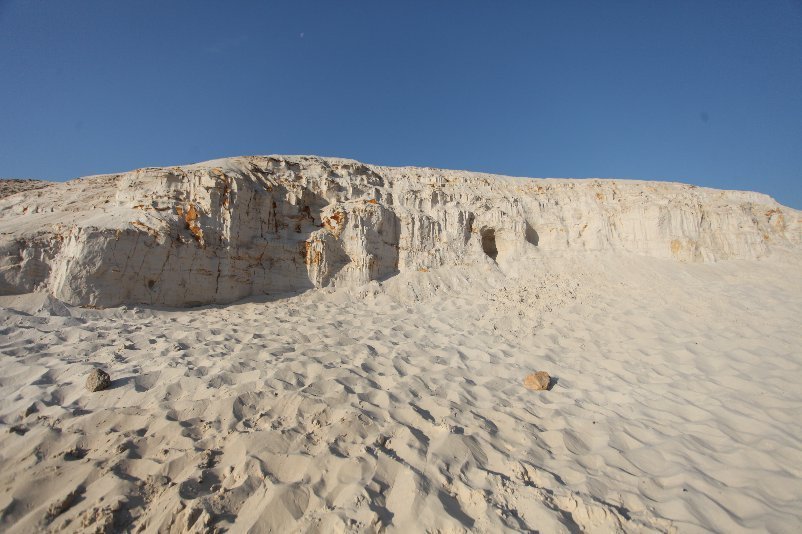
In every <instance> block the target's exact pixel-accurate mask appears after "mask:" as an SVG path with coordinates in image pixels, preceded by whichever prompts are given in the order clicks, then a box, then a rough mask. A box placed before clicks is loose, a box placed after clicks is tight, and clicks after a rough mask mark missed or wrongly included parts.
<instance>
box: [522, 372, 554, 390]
mask: <svg viewBox="0 0 802 534" xmlns="http://www.w3.org/2000/svg"><path fill="white" fill-rule="evenodd" d="M550 382H551V377H550V376H549V374H548V373H547V372H546V371H538V372H536V373H532V374H531V375H527V376H526V378H524V387H525V388H526V389H531V390H533V391H539V390H542V389H549V383H550Z"/></svg>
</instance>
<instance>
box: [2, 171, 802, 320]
mask: <svg viewBox="0 0 802 534" xmlns="http://www.w3.org/2000/svg"><path fill="white" fill-rule="evenodd" d="M800 244H802V213H800V212H799V211H796V210H793V209H790V208H786V207H783V206H781V205H779V204H777V203H776V202H775V201H774V200H772V199H771V198H769V197H767V196H765V195H761V194H758V193H747V192H736V191H718V190H712V189H704V188H697V187H694V186H688V185H682V184H673V183H660V182H635V181H610V180H562V179H546V180H543V179H519V178H507V177H501V176H493V175H486V174H477V173H469V172H460V171H447V170H437V169H421V168H388V167H378V166H371V165H364V164H361V163H358V162H356V161H352V160H342V159H329V158H317V157H279V156H268V157H244V158H230V159H224V160H216V161H210V162H206V163H201V164H197V165H191V166H186V167H171V168H158V169H140V170H137V171H133V172H129V173H125V174H119V175H106V176H95V177H88V178H83V179H80V180H74V181H72V182H67V183H63V184H55V185H52V186H50V187H48V188H46V189H41V190H38V191H29V192H23V193H18V194H15V195H13V196H12V197H9V198H6V199H2V200H0V294H13V293H23V292H29V291H35V290H45V291H48V292H50V293H51V294H52V295H53V296H55V297H57V298H59V299H61V300H63V301H65V302H68V303H71V304H75V305H92V306H114V305H119V304H123V303H145V304H159V305H168V306H191V305H200V304H206V303H214V302H217V303H225V302H231V301H234V300H237V299H239V298H242V297H245V296H249V295H261V294H266V293H272V294H275V293H282V292H287V291H300V290H305V289H310V288H318V287H324V286H331V285H337V286H341V285H359V284H363V283H365V282H368V281H370V280H382V279H385V278H388V277H391V276H394V275H395V274H398V273H403V272H408V271H409V272H412V271H422V270H429V269H434V268H437V267H441V266H448V265H461V266H462V265H471V264H482V263H488V262H490V263H491V264H493V265H495V264H496V263H495V262H497V264H498V265H499V266H501V267H504V266H508V267H510V268H512V267H511V266H514V265H515V264H516V263H520V262H521V261H524V260H525V258H527V257H529V256H531V255H533V254H557V253H560V252H561V251H577V250H578V251H582V250H586V251H596V250H620V251H626V252H631V253H637V254H646V255H651V256H657V257H665V258H673V259H676V260H680V261H716V260H721V259H729V258H759V257H762V256H765V255H768V254H770V253H771V252H772V250H774V249H777V248H799V247H800Z"/></svg>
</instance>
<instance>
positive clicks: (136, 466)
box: [0, 254, 802, 532]
mask: <svg viewBox="0 0 802 534" xmlns="http://www.w3.org/2000/svg"><path fill="white" fill-rule="evenodd" d="M799 265H800V257H798V256H786V257H782V256H780V255H775V256H773V257H772V258H770V259H767V260H763V261H729V262H721V263H716V264H679V263H676V262H673V261H670V260H660V259H654V258H644V257H635V256H626V255H623V256H622V255H618V257H614V256H612V255H602V254H599V255H590V254H589V255H584V256H582V257H581V258H580V257H576V256H571V255H566V256H564V257H561V258H560V257H554V258H545V257H544V258H541V259H540V261H539V262H533V263H532V265H531V270H530V271H528V272H527V273H526V274H524V275H522V276H521V278H519V279H517V280H516V279H511V278H506V277H504V276H501V275H500V273H499V272H498V270H497V269H496V268H495V267H494V266H493V265H490V264H487V265H485V266H484V267H482V268H481V269H479V268H477V269H474V270H473V271H467V270H466V271H465V272H464V273H461V272H458V271H455V268H447V269H448V276H444V275H443V273H441V272H439V271H438V270H433V271H430V272H427V273H417V274H409V275H405V276H399V277H394V278H391V279H389V280H387V281H386V282H384V284H383V285H380V284H378V283H376V282H373V283H371V284H370V285H368V286H366V287H365V288H363V289H359V290H350V291H346V290H339V291H336V292H335V291H333V290H328V289H322V290H315V291H309V292H306V293H303V294H301V295H298V296H294V297H288V298H285V299H276V300H272V301H258V300H252V301H246V302H241V303H237V304H233V305H228V306H219V307H214V306H213V307H206V308H199V309H192V310H169V309H164V310H159V309H149V308H139V307H135V308H116V309H108V310H93V309H81V308H68V307H65V306H63V305H62V304H60V303H58V302H54V301H51V300H48V299H46V298H44V297H42V296H36V295H25V296H19V297H2V304H3V306H4V308H3V309H2V312H1V313H2V315H0V318H1V319H2V326H0V328H1V329H0V351H1V352H0V354H1V355H0V399H2V400H1V401H0V403H1V404H0V420H2V426H0V451H2V452H0V509H1V510H2V512H1V514H2V515H0V518H1V519H0V529H2V530H7V531H11V532H30V531H36V530H40V529H44V528H47V529H51V530H53V531H60V530H66V531H82V530H84V529H86V530H89V531H91V530H93V529H103V528H107V529H108V530H109V531H111V530H114V529H130V530H135V531H139V530H141V531H147V532H154V531H157V530H161V531H172V532H182V531H187V530H193V531H205V530H207V529H229V530H230V531H232V532H242V531H247V530H249V529H250V530H252V531H254V532H266V531H276V532H288V531H311V532H337V531H379V530H382V529H384V528H386V529H387V530H389V531H398V532H409V531H422V530H430V531H441V532H458V531H463V530H473V531H478V532H496V531H501V530H516V531H541V532H574V531H578V530H584V531H592V532H606V531H627V532H639V531H652V530H655V531H673V530H677V531H679V532H696V531H708V530H709V531H717V532H737V531H744V530H750V531H751V530H754V531H771V532H795V531H797V529H798V527H799V524H800V521H802V481H801V479H802V468H800V466H802V419H801V418H800V417H799V413H800V408H802V387H800V383H802V349H801V347H802V324H801V323H802V320H800V317H802V277H801V276H800V270H799ZM443 269H446V268H443ZM93 366H102V367H104V368H105V369H107V370H108V371H109V372H110V373H111V375H112V378H113V379H114V382H113V384H112V388H111V389H110V390H108V391H105V392H99V393H89V392H87V391H86V390H84V388H83V381H84V377H85V376H86V374H87V373H88V371H89V370H90V369H91V368H92V367H93ZM537 369H545V370H548V371H549V372H551V373H552V374H553V375H554V376H555V377H556V378H557V379H558V382H557V384H556V385H555V387H554V388H553V389H552V390H551V391H548V392H531V391H528V390H526V389H524V388H523V387H522V386H521V381H522V379H523V377H524V376H525V375H526V374H527V373H529V372H531V371H534V370H537Z"/></svg>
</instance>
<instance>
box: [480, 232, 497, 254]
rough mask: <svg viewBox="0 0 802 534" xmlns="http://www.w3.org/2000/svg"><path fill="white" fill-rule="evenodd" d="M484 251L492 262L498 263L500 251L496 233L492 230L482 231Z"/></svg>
mask: <svg viewBox="0 0 802 534" xmlns="http://www.w3.org/2000/svg"><path fill="white" fill-rule="evenodd" d="M482 250H484V251H485V254H487V255H488V256H489V257H490V259H491V260H493V261H496V258H497V257H498V249H497V248H496V231H495V230H494V229H492V228H485V229H484V230H482Z"/></svg>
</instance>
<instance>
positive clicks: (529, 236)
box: [526, 221, 540, 246]
mask: <svg viewBox="0 0 802 534" xmlns="http://www.w3.org/2000/svg"><path fill="white" fill-rule="evenodd" d="M526 240H527V241H528V242H529V243H531V244H532V245H535V246H537V244H538V243H539V242H540V236H538V235H537V232H536V231H535V229H534V228H532V225H531V224H529V222H528V221H527V223H526Z"/></svg>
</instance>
